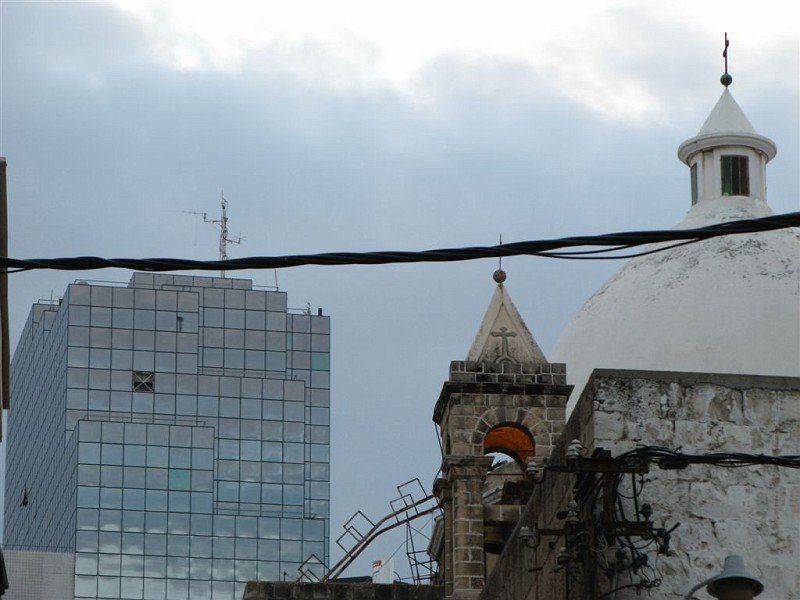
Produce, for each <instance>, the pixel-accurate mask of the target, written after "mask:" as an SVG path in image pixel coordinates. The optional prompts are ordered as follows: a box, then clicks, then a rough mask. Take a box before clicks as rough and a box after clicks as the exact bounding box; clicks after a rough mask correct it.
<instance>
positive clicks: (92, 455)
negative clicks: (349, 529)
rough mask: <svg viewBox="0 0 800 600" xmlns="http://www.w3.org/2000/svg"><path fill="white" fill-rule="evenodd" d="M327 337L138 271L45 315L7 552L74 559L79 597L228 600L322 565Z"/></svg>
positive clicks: (17, 424)
mask: <svg viewBox="0 0 800 600" xmlns="http://www.w3.org/2000/svg"><path fill="white" fill-rule="evenodd" d="M329 333H330V330H329V318H328V317H326V316H316V315H310V314H294V313H293V311H289V310H287V307H286V294H285V293H282V292H278V291H265V290H255V289H252V283H251V282H250V281H249V280H243V279H222V278H211V277H191V276H178V275H174V276H173V275H160V274H147V273H136V274H134V276H133V277H132V279H131V281H130V283H129V284H128V286H127V287H115V286H112V285H104V284H92V285H89V284H85V283H81V282H78V283H76V284H73V285H70V286H69V288H68V290H67V293H66V295H65V297H64V299H63V300H62V301H60V302H58V303H54V302H42V303H37V304H35V305H34V306H33V309H32V311H31V314H30V316H29V318H28V321H27V324H26V326H25V329H24V331H23V334H22V338H21V339H20V342H19V344H18V347H17V350H16V353H15V355H14V359H13V361H12V369H11V383H12V402H13V405H12V410H11V411H10V414H9V430H8V453H7V467H6V470H7V473H6V499H5V543H6V544H7V545H9V546H12V547H17V548H30V549H39V550H42V549H52V550H60V551H68V552H74V553H75V598H78V599H81V600H83V599H89V598H92V599H94V598H131V599H133V598H135V599H163V598H169V599H171V600H172V599H178V598H192V599H193V600H195V599H201V598H213V599H217V598H224V599H226V600H229V599H232V598H241V596H242V592H243V589H244V584H245V582H247V581H248V580H252V579H271V580H276V579H282V578H284V577H285V576H286V577H289V578H295V577H296V576H297V568H298V566H299V565H300V563H301V562H302V561H304V560H305V559H306V558H308V557H310V556H311V555H312V554H313V555H315V556H316V557H318V558H320V559H321V560H324V561H325V562H327V558H328V557H327V547H328V515H329V507H328V506H329V365H330V354H329V351H330V350H329V348H330V342H329V339H330V338H329ZM284 574H286V575H284Z"/></svg>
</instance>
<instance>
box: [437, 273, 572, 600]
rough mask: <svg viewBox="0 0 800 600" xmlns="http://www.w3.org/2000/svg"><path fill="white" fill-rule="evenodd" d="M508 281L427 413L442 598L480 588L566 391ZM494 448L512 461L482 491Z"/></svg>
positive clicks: (557, 423)
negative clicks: (436, 473)
mask: <svg viewBox="0 0 800 600" xmlns="http://www.w3.org/2000/svg"><path fill="white" fill-rule="evenodd" d="M503 275H504V274H503ZM504 280H505V276H503V277H502V278H498V277H497V274H495V281H496V282H497V284H498V285H497V288H496V289H495V293H494V296H493V297H492V300H491V302H490V303H489V308H488V309H487V311H486V315H485V316H484V318H483V322H482V323H481V326H480V328H479V330H478V334H477V336H476V337H475V341H474V342H473V344H472V347H471V348H470V350H469V353H468V355H467V360H466V361H455V362H452V363H451V364H450V379H449V380H448V381H447V382H445V384H444V386H443V387H442V392H441V394H440V396H439V399H438V401H437V402H436V408H435V409H434V414H433V420H434V421H435V422H436V424H437V425H439V427H440V430H441V436H442V449H443V457H442V476H441V477H440V478H439V479H437V480H436V482H435V483H434V491H435V493H436V494H437V496H438V498H439V502H440V504H441V506H442V509H443V512H444V519H443V523H444V535H443V536H442V538H441V539H442V540H443V542H442V544H441V546H440V547H439V548H438V556H437V559H438V561H439V566H440V572H441V573H442V574H443V578H444V583H445V597H446V598H447V600H474V599H476V598H478V596H479V595H480V593H481V590H482V588H483V585H484V581H485V578H486V576H487V575H488V573H489V572H491V569H492V567H493V566H494V563H495V561H496V559H497V554H498V553H499V552H500V551H501V550H502V547H503V544H504V543H505V540H506V539H507V537H508V535H509V534H510V532H511V530H512V529H513V527H514V525H515V524H516V522H517V521H518V519H519V515H520V514H521V509H522V504H521V502H522V499H521V497H522V495H524V494H523V492H524V490H526V489H528V490H529V489H530V486H529V483H528V482H527V480H526V475H525V465H526V463H527V461H528V460H534V461H543V460H544V459H545V458H547V457H549V455H550V451H551V448H552V447H553V445H554V444H555V442H556V440H557V438H558V436H559V434H560V432H561V429H562V428H563V425H564V409H565V406H566V403H567V398H568V397H569V394H570V392H571V390H572V387H571V386H568V385H566V368H565V365H563V364H550V363H548V362H547V359H546V358H545V357H544V354H543V353H542V351H541V349H540V348H539V345H538V344H537V343H536V341H535V340H534V339H533V336H532V335H531V333H530V331H529V330H528V328H527V326H526V325H525V323H524V321H523V320H522V317H520V315H519V312H517V309H516V307H515V306H514V303H513V302H512V301H511V298H510V297H509V296H508V293H507V292H506V290H505V288H504V287H503V281H504ZM492 453H500V454H503V455H505V456H507V457H508V458H510V459H511V461H510V462H509V463H506V464H504V465H502V466H501V467H499V468H497V469H495V470H493V471H492V474H493V475H500V477H494V476H493V477H491V478H489V479H491V481H492V483H491V484H492V485H498V484H499V485H500V486H501V487H499V488H496V489H495V488H492V489H487V477H486V475H487V472H488V471H489V470H490V467H491V466H492V461H493V458H492V456H487V454H492ZM487 498H489V500H487Z"/></svg>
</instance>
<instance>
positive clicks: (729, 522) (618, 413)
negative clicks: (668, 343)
mask: <svg viewBox="0 0 800 600" xmlns="http://www.w3.org/2000/svg"><path fill="white" fill-rule="evenodd" d="M573 438H577V439H580V440H581V441H582V442H583V443H584V445H585V446H587V447H588V448H589V449H590V450H589V452H591V449H594V448H598V447H602V448H605V449H606V450H610V451H611V453H612V455H615V456H616V455H618V454H620V453H622V452H625V451H627V450H631V449H633V448H635V447H636V446H637V445H654V446H665V447H669V448H672V449H675V448H678V447H680V448H681V451H682V452H684V453H687V454H703V453H710V452H744V453H749V454H759V453H763V454H767V455H797V454H800V378H788V377H762V376H744V375H717V374H701V373H674V372H649V371H616V370H598V371H595V373H594V375H593V377H592V378H591V379H590V381H589V383H588V384H587V386H586V389H585V390H584V393H583V394H582V396H581V398H580V400H579V402H578V404H577V405H576V407H575V409H574V410H573V412H572V414H571V416H570V419H569V421H568V423H567V425H566V426H565V431H564V435H563V437H562V440H561V441H560V442H559V443H558V444H557V445H556V447H555V448H554V451H553V456H552V458H551V461H550V462H551V464H563V452H564V446H565V444H566V443H568V442H569V441H570V440H571V439H573ZM573 482H574V478H572V476H570V475H566V474H554V473H551V472H548V474H547V476H546V478H545V481H544V482H543V483H542V484H541V485H539V486H537V488H536V489H535V491H534V494H533V496H532V498H531V500H530V502H529V503H528V505H527V507H526V509H525V513H524V515H523V518H522V519H521V521H520V525H523V524H525V525H529V526H537V527H540V528H544V527H553V528H557V527H560V526H561V525H562V524H563V521H558V520H557V519H555V514H556V513H557V512H558V511H559V510H563V509H564V508H566V504H567V502H568V500H569V499H570V496H571V487H572V483H573ZM641 502H649V503H650V504H651V505H652V507H653V517H652V519H653V521H654V522H655V524H656V526H662V525H666V526H667V527H671V526H672V525H674V524H676V523H680V526H679V527H678V528H677V529H676V530H675V531H674V532H673V534H672V543H671V548H672V554H671V556H668V557H665V556H659V560H658V569H659V571H660V573H661V577H662V578H663V581H662V584H661V585H660V586H659V587H657V588H655V589H653V590H651V592H650V596H649V597H650V598H654V599H668V598H669V599H676V600H677V599H679V598H682V597H683V595H684V594H685V593H686V592H687V591H688V589H689V588H690V587H692V586H693V585H694V584H696V583H699V582H701V581H703V580H705V579H707V578H709V577H711V576H713V575H715V574H717V573H718V572H719V571H720V570H721V567H722V562H723V558H724V557H725V556H726V555H728V554H742V555H743V556H744V558H745V562H746V565H747V568H748V569H749V570H750V572H751V574H753V575H754V576H755V577H757V578H759V579H760V580H761V581H762V582H763V583H764V584H765V591H764V592H763V594H761V596H759V600H761V599H762V598H763V599H764V600H778V599H780V600H798V599H800V592H798V589H800V472H798V471H796V470H792V469H785V468H778V467H765V466H756V467H744V468H739V469H725V468H720V467H713V466H701V465H690V466H689V467H688V468H686V469H683V470H675V471H665V470H662V469H660V468H659V467H657V466H653V467H652V468H651V470H650V472H649V473H648V474H647V475H646V476H645V484H644V487H643V491H642V496H641ZM520 525H518V526H517V529H516V530H515V531H514V534H513V535H512V538H511V540H510V541H509V543H508V544H507V546H506V548H505V550H504V552H503V554H502V556H501V557H500V560H499V563H498V567H497V568H496V569H495V571H494V572H493V573H492V574H491V575H490V577H489V579H488V580H487V583H486V587H485V588H484V592H483V595H482V596H481V597H482V598H483V599H485V600H489V599H491V600H500V599H503V600H523V599H524V600H544V599H547V600H562V599H565V598H566V597H567V596H566V590H565V578H564V576H563V574H562V573H554V572H553V571H554V568H555V567H556V563H555V555H556V553H557V552H558V549H559V547H560V546H561V545H563V540H557V541H556V543H555V544H553V545H552V547H551V542H552V541H553V540H552V539H548V538H542V541H540V543H539V544H538V546H537V547H536V548H535V549H530V548H528V547H526V546H525V544H524V543H523V542H522V540H520V539H519V537H518V531H519V526H520ZM624 583H627V580H625V579H620V580H618V581H617V582H615V583H614V585H617V586H618V585H622V584H624ZM610 587H611V582H609V581H608V580H607V578H606V577H605V575H603V574H601V575H599V576H598V577H597V578H596V581H595V582H593V578H592V576H591V575H588V576H586V579H585V584H584V585H582V586H578V587H577V589H576V586H575V585H573V589H572V590H571V592H570V596H569V600H577V599H584V598H585V599H589V598H597V597H598V596H599V595H601V594H602V593H604V592H605V591H607V590H608V589H610ZM637 597H639V596H637V591H636V590H635V589H625V590H621V591H619V592H617V594H616V599H617V600H628V599H633V598H637ZM705 597H707V596H706V594H705V592H698V598H705Z"/></svg>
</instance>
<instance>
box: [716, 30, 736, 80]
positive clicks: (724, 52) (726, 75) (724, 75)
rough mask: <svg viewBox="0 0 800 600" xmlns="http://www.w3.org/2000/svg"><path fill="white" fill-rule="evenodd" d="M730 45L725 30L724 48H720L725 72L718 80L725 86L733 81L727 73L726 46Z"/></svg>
mask: <svg viewBox="0 0 800 600" xmlns="http://www.w3.org/2000/svg"><path fill="white" fill-rule="evenodd" d="M730 45H731V43H730V42H729V41H728V32H727V31H726V32H725V48H724V49H723V50H722V58H724V59H725V73H723V74H722V77H720V78H719V82H720V83H721V84H722V85H724V86H725V87H728V86H729V85H730V84H731V83H733V77H731V74H730V73H728V46H730Z"/></svg>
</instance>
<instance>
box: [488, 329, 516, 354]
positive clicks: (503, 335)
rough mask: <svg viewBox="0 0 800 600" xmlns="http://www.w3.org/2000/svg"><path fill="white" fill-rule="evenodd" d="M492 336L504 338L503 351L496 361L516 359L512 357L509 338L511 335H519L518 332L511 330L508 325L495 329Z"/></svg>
mask: <svg viewBox="0 0 800 600" xmlns="http://www.w3.org/2000/svg"><path fill="white" fill-rule="evenodd" d="M492 337H499V338H503V351H502V352H501V353H500V356H498V357H497V358H496V359H495V362H504V361H511V362H513V361H514V359H513V358H512V357H511V353H510V352H509V349H508V338H510V337H517V334H516V333H514V332H513V331H509V330H508V328H507V327H505V326H502V327H500V331H493V332H492Z"/></svg>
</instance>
